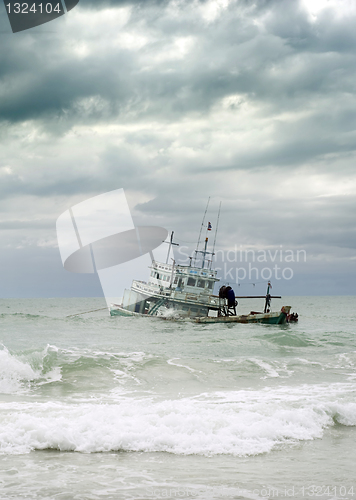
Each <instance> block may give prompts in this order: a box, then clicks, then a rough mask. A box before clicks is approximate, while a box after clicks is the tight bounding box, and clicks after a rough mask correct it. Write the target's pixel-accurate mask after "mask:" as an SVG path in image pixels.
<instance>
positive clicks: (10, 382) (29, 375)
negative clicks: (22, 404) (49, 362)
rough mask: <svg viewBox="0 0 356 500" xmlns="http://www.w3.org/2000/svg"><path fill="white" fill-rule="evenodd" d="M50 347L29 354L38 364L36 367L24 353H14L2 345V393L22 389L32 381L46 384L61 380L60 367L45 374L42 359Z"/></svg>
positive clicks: (0, 367)
mask: <svg viewBox="0 0 356 500" xmlns="http://www.w3.org/2000/svg"><path fill="white" fill-rule="evenodd" d="M48 347H49V346H47V347H46V348H45V349H44V350H43V351H41V352H37V353H33V354H32V355H29V356H28V357H29V358H31V360H32V361H33V364H34V365H36V367H34V366H32V365H31V362H30V359H28V360H26V359H25V357H24V356H23V355H22V356H15V355H12V354H11V353H10V352H9V351H8V349H7V348H6V347H5V346H2V348H1V349H0V393H2V394H12V393H16V392H18V391H22V390H23V389H24V388H25V387H26V385H28V384H29V383H31V382H32V381H38V384H44V383H48V382H53V381H56V380H60V378H61V372H60V368H59V367H54V368H53V369H52V370H51V371H49V372H48V373H46V374H43V367H42V361H43V358H44V357H45V356H46V354H47V351H48ZM37 358H38V359H37ZM41 379H42V380H41Z"/></svg>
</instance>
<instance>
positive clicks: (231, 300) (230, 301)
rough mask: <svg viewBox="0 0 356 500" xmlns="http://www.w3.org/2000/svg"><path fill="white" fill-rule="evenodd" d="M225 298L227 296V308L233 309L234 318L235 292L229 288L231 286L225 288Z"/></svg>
mask: <svg viewBox="0 0 356 500" xmlns="http://www.w3.org/2000/svg"><path fill="white" fill-rule="evenodd" d="M226 292H227V293H226V296H227V306H228V308H229V309H233V311H234V315H235V316H236V305H237V302H236V300H235V292H234V291H233V289H232V288H231V286H227V287H226Z"/></svg>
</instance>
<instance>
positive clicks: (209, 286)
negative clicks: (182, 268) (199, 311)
mask: <svg viewBox="0 0 356 500" xmlns="http://www.w3.org/2000/svg"><path fill="white" fill-rule="evenodd" d="M206 288H209V290H212V289H213V288H214V281H207V282H206Z"/></svg>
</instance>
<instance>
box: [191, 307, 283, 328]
mask: <svg viewBox="0 0 356 500" xmlns="http://www.w3.org/2000/svg"><path fill="white" fill-rule="evenodd" d="M283 309H284V310H283V311H278V312H274V313H266V314H264V313H261V314H246V315H244V314H242V315H240V316H215V317H213V316H207V317H199V318H195V321H196V323H264V324H266V325H282V324H284V323H286V322H287V314H288V311H289V309H290V307H289V306H288V307H287V306H286V307H284V308H283Z"/></svg>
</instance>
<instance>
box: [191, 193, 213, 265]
mask: <svg viewBox="0 0 356 500" xmlns="http://www.w3.org/2000/svg"><path fill="white" fill-rule="evenodd" d="M209 202H210V196H209V198H208V203H207V204H206V209H205V212H204V215H203V220H202V223H201V226H200V232H199V238H198V243H197V249H196V250H195V257H194V265H195V262H196V260H197V252H198V250H199V245H200V238H201V232H202V229H203V226H204V221H205V216H206V212H207V211H208V207H209Z"/></svg>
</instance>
